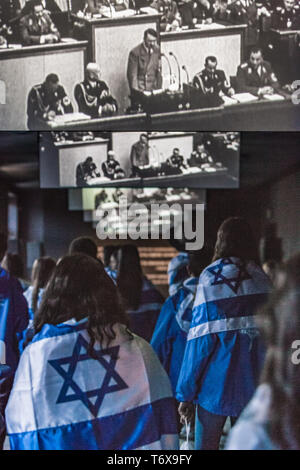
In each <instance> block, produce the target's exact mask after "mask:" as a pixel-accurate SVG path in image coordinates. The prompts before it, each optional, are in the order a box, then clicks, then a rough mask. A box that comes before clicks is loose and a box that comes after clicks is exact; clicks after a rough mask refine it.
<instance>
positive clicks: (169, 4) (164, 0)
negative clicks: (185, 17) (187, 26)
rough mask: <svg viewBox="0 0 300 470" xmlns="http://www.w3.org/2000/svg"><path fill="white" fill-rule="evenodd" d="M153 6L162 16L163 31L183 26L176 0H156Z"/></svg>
mask: <svg viewBox="0 0 300 470" xmlns="http://www.w3.org/2000/svg"><path fill="white" fill-rule="evenodd" d="M151 7H152V8H155V10H157V11H158V12H159V13H160V15H161V17H160V29H161V31H176V30H177V29H179V28H180V26H181V22H182V21H181V16H180V13H179V11H178V6H177V3H176V2H175V1H174V0H154V2H153V3H151Z"/></svg>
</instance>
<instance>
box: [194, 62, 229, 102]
mask: <svg viewBox="0 0 300 470" xmlns="http://www.w3.org/2000/svg"><path fill="white" fill-rule="evenodd" d="M217 65H218V62H217V59H216V57H214V56H208V57H206V59H205V65H204V69H203V70H201V72H199V73H197V74H196V75H195V77H194V79H193V86H194V87H196V88H200V89H201V90H202V91H203V93H204V94H205V95H215V96H219V95H220V93H221V92H222V93H223V94H224V95H227V96H232V95H234V89H233V88H232V87H231V85H230V82H229V80H227V78H226V75H225V73H224V71H223V70H220V69H217Z"/></svg>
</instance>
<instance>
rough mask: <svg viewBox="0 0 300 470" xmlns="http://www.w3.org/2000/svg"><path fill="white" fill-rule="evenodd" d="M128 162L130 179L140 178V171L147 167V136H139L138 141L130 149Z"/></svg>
mask: <svg viewBox="0 0 300 470" xmlns="http://www.w3.org/2000/svg"><path fill="white" fill-rule="evenodd" d="M130 162H131V168H132V175H131V176H132V177H136V176H140V170H142V169H143V168H144V167H145V166H148V165H149V145H148V136H147V134H141V135H140V140H139V141H138V142H136V143H135V144H133V146H132V147H131V152H130Z"/></svg>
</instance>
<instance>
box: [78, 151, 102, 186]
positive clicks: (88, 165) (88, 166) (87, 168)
mask: <svg viewBox="0 0 300 470" xmlns="http://www.w3.org/2000/svg"><path fill="white" fill-rule="evenodd" d="M100 176H101V175H100V171H99V170H98V168H97V165H96V163H95V162H94V161H93V157H87V158H86V159H85V161H84V162H82V163H78V165H77V167H76V185H77V186H79V187H82V186H88V182H89V181H90V180H91V179H93V178H99V177H100Z"/></svg>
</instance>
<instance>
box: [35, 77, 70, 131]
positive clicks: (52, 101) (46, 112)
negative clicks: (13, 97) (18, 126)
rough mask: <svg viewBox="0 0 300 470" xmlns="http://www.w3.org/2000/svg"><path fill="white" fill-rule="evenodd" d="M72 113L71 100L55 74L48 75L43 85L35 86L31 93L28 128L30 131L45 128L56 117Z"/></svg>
mask: <svg viewBox="0 0 300 470" xmlns="http://www.w3.org/2000/svg"><path fill="white" fill-rule="evenodd" d="M72 112H73V105H72V103H71V101H70V98H69V97H68V96H67V93H66V92H65V89H64V87H63V86H62V85H60V83H59V78H58V76H57V75H56V74H55V73H50V74H49V75H47V77H46V79H45V81H44V82H43V83H41V84H40V85H35V86H34V87H33V88H32V89H31V90H30V92H29V95H28V99H27V117H28V120H27V126H28V129H30V130H38V129H41V128H44V127H45V124H46V122H47V121H53V120H54V119H55V117H56V116H62V115H63V114H67V113H72Z"/></svg>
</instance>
